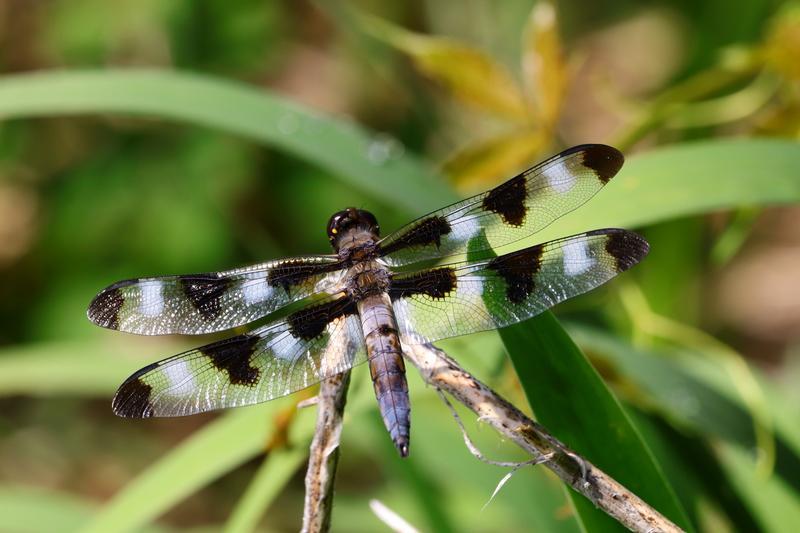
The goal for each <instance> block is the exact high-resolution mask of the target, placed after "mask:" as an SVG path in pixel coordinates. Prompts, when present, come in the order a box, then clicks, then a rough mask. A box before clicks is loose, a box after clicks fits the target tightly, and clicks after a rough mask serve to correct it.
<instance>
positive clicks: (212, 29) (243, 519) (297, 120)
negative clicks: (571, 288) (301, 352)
mask: <svg viewBox="0 0 800 533" xmlns="http://www.w3.org/2000/svg"><path fill="white" fill-rule="evenodd" d="M120 69H126V70H124V71H122V70H120ZM56 70H58V71H61V72H62V73H63V75H58V76H53V77H47V76H44V77H37V76H30V75H28V73H31V72H34V71H56ZM126 74H130V75H131V77H125V76H126ZM72 76H74V77H72ZM184 83H185V85H184ZM0 119H2V122H0V280H2V281H0V531H14V532H17V531H78V530H94V531H115V530H116V531H128V530H132V531H217V530H221V529H223V528H227V530H229V531H250V530H258V531H292V530H297V529H298V527H299V523H300V516H301V511H302V502H303V483H302V480H303V472H304V464H303V462H302V461H303V450H305V449H306V448H307V439H308V427H309V422H313V414H314V413H313V409H307V410H305V411H307V412H301V413H299V414H298V413H296V410H295V408H294V402H296V401H297V400H299V399H302V398H303V397H307V396H309V393H301V394H299V395H295V396H294V397H291V398H289V399H287V400H285V401H281V402H275V404H274V405H269V406H266V407H254V408H247V409H242V410H237V411H236V414H234V415H227V414H222V415H221V414H207V415H201V416H194V417H190V418H184V419H168V420H148V421H131V420H122V419H118V418H115V417H114V416H113V415H112V413H111V410H110V400H111V397H112V395H113V392H114V390H115V389H116V387H117V386H118V385H119V384H120V383H121V382H122V381H123V380H124V378H125V377H127V376H128V375H129V374H130V373H131V372H132V371H134V370H135V369H137V368H139V367H141V366H144V365H145V364H148V363H150V362H152V361H154V360H157V359H160V358H163V357H166V356H168V355H171V354H172V353H176V352H178V351H180V350H182V349H186V348H188V347H192V346H196V345H200V344H202V343H204V342H207V341H208V340H209V339H208V338H203V339H190V338H166V339H164V338H139V337H134V336H131V335H126V334H122V333H115V332H109V331H105V330H101V329H100V328H98V327H95V326H93V325H91V324H90V323H89V322H88V320H87V319H86V313H85V312H86V307H87V305H88V303H89V301H90V300H91V298H92V297H93V296H94V295H95V294H96V293H97V292H98V291H99V290H100V289H102V288H103V287H105V286H106V285H108V284H110V283H112V282H114V281H117V280H119V279H125V278H132V277H140V276H152V275H166V274H176V273H189V272H205V271H214V270H225V269H229V268H232V267H235V266H239V265H244V264H248V263H255V262H260V261H264V260H267V259H273V258H276V257H281V256H285V255H302V254H310V253H325V252H327V251H328V244H327V239H326V235H325V232H324V229H325V224H326V222H327V219H328V217H329V216H330V214H331V213H333V212H334V211H336V210H338V209H341V208H343V207H346V206H350V205H355V206H358V207H363V208H367V209H369V210H371V211H373V212H375V213H376V214H377V215H378V217H379V219H380V220H381V226H382V228H383V229H384V230H386V231H389V230H391V229H394V228H396V227H397V226H399V225H400V224H402V223H404V222H406V221H408V220H409V219H410V218H412V217H415V216H419V215H421V214H423V213H424V212H425V211H427V210H431V209H433V208H436V207H438V206H440V205H444V204H446V203H448V202H449V201H452V200H454V199H456V198H458V197H460V196H464V195H466V194H471V193H475V192H478V191H481V190H485V189H487V188H489V187H491V186H493V185H495V184H497V183H499V182H501V181H503V180H504V179H507V178H508V177H510V176H512V175H514V174H515V173H517V172H519V171H520V170H522V169H524V168H527V167H528V166H531V165H532V164H533V163H535V162H536V161H538V160H541V159H544V158H545V157H548V156H549V155H552V154H553V153H556V152H558V151H559V150H561V149H563V148H565V147H568V146H571V145H574V144H580V143H584V142H604V143H607V144H612V145H614V146H617V147H618V148H620V149H621V150H623V151H624V152H625V153H626V156H627V157H628V158H629V160H630V163H629V165H630V170H628V167H627V166H626V170H624V171H623V173H622V175H621V176H620V185H619V186H617V185H616V184H612V185H613V186H614V187H616V188H614V189H612V186H609V188H608V190H606V191H604V196H603V199H602V201H603V202H604V203H599V204H597V206H598V207H595V208H594V210H593V211H591V209H592V208H591V207H590V205H588V204H587V209H590V211H587V212H586V213H587V214H586V215H583V216H584V218H582V219H575V220H577V222H575V223H574V224H575V225H582V224H584V223H585V224H589V225H588V226H585V227H578V228H577V229H576V231H577V230H581V229H591V228H593V227H599V225H600V224H603V225H605V223H606V222H608V223H609V224H614V225H618V224H626V225H628V226H630V227H632V228H633V227H634V226H636V227H638V228H637V229H641V230H642V231H643V233H644V234H645V235H646V236H647V238H648V240H649V241H650V242H651V247H652V252H651V254H650V256H649V258H648V259H647V260H646V261H645V262H644V263H643V264H642V265H640V266H639V267H637V268H636V269H635V272H632V273H630V275H628V274H626V276H624V278H625V279H624V280H623V279H622V278H620V280H618V282H615V283H612V286H611V287H610V288H608V289H603V290H601V291H597V292H596V293H592V294H591V295H587V296H584V297H581V298H579V299H577V300H576V301H574V302H570V303H568V304H565V305H563V306H561V307H560V308H559V309H557V315H558V317H559V319H561V321H562V323H563V324H564V325H565V326H566V328H567V331H568V332H570V333H571V334H572V337H573V339H574V340H575V341H576V342H577V344H578V345H579V346H580V347H581V348H582V349H583V350H584V352H585V353H586V355H587V356H588V357H589V359H590V360H591V361H592V363H593V364H594V366H595V368H596V369H597V370H598V372H599V373H600V374H601V375H602V376H603V378H604V381H605V383H606V385H607V386H608V387H609V388H610V389H611V391H612V393H613V394H614V395H616V397H617V398H619V399H620V401H621V402H622V406H623V409H624V411H625V413H627V415H626V416H628V417H629V418H630V420H631V424H633V427H635V428H636V431H638V432H639V433H640V434H641V438H642V439H643V441H644V442H645V443H646V445H647V446H648V447H649V449H650V450H651V453H652V455H653V456H654V457H655V460H656V461H657V464H659V465H660V467H659V468H660V469H661V470H662V471H663V473H664V475H665V477H666V480H667V483H668V484H669V486H670V487H671V489H672V491H673V492H674V494H675V497H676V498H677V500H678V501H679V502H680V505H681V506H682V509H683V512H684V513H685V516H686V517H688V518H687V520H688V522H685V524H687V523H688V524H690V525H691V526H690V527H693V528H695V529H697V530H701V531H736V530H742V531H752V530H764V531H793V530H797V528H800V495H799V493H800V459H799V457H800V435H798V429H799V427H800V426H798V422H800V417H799V416H798V415H800V386H798V384H800V342H799V341H800V275H798V272H800V207H797V205H796V203H797V202H798V200H800V166H798V165H800V155H798V145H797V142H798V140H799V139H800V8H798V6H797V5H796V4H793V3H787V2H779V1H774V0H734V1H731V0H728V1H725V2H723V1H721V0H712V1H709V2H690V1H685V0H672V1H668V0H663V1H647V2H630V1H605V0H601V1H596V2H592V3H590V4H587V3H584V2H578V1H576V0H565V1H561V2H558V3H548V2H538V3H537V2H533V1H529V0H505V1H504V2H492V1H489V0H467V1H461V2H457V1H454V0H445V1H433V0H414V1H411V2H403V3H396V2H388V1H378V0H371V1H366V0H364V1H353V2H344V1H337V2H322V1H320V2H313V1H298V2H289V1H282V2H279V1H275V2H268V1H263V0H233V1H231V0H229V1H227V2H225V1H222V0H193V1H189V0H170V1H167V2H164V1H155V0H117V1H115V2H106V1H101V0H69V1H67V0H3V1H2V2H0ZM353 154H355V156H354V155H353ZM731 161H735V163H732V162H731ZM767 169H769V170H767ZM729 171H730V172H729ZM673 179H675V180H678V181H674V182H673V181H671V180H673ZM622 180H625V181H622ZM622 183H624V184H626V185H628V186H629V187H627V188H626V186H623V185H622ZM684 185H685V186H686V188H684ZM664 191H666V193H665V192H664ZM640 194H641V196H638V195H640ZM648 195H649V196H648ZM601 196H602V195H601ZM597 200H598V202H600V201H601V200H600V198H598V199H597ZM591 203H592V202H590V204H591ZM793 203H794V204H795V205H792V204H793ZM651 208H652V209H651ZM615 217H616V218H615ZM568 227H569V228H572V226H569V225H568V224H565V225H561V226H557V228H556V229H557V230H559V231H561V230H563V231H567V228H568ZM573 229H574V228H573ZM443 346H445V347H446V348H447V349H448V351H449V352H450V353H451V355H452V356H454V357H456V358H457V359H458V360H459V361H461V362H463V363H464V365H465V366H467V367H468V368H470V369H472V370H474V371H475V373H476V374H477V375H478V376H479V377H481V378H482V379H484V380H485V381H487V382H489V383H490V384H491V385H492V386H494V387H496V388H497V389H498V390H499V391H501V392H502V393H503V394H504V395H506V396H508V397H509V398H510V399H512V400H513V401H514V403H516V404H517V405H520V406H521V407H523V408H524V409H525V410H526V411H528V410H529V408H528V404H527V402H526V396H525V394H524V391H523V388H522V387H521V386H520V383H519V380H518V378H517V376H516V374H515V373H514V370H513V368H512V367H511V364H510V363H509V362H508V359H507V358H506V357H505V355H504V350H503V345H502V344H501V343H500V341H499V339H498V337H497V335H496V334H494V333H487V334H481V335H475V336H470V337H468V338H462V339H456V340H453V341H451V342H449V343H445V344H443ZM535 355H536V354H531V356H532V357H535ZM410 374H412V376H411V380H412V395H413V411H412V412H413V413H414V414H413V418H412V421H413V422H412V424H413V425H412V435H413V438H412V443H413V444H412V456H411V458H410V459H409V460H407V461H401V460H400V459H399V458H398V457H397V456H396V453H395V451H394V449H393V447H392V445H391V442H390V441H389V439H388V438H387V437H386V435H385V434H384V431H383V427H382V424H381V423H380V421H379V417H378V414H377V411H376V408H375V405H374V400H373V399H372V398H370V395H371V390H370V388H371V385H370V384H369V379H368V378H367V372H366V369H365V368H361V369H357V370H356V371H355V372H354V383H353V388H352V391H351V406H350V407H351V409H350V410H349V414H348V419H347V421H346V425H345V432H344V433H345V434H344V437H343V438H344V442H343V454H342V459H341V463H340V472H339V477H338V481H337V495H336V507H335V510H334V517H333V530H334V531H381V530H388V528H387V526H385V525H384V524H382V522H381V521H380V520H379V519H378V518H377V517H376V516H375V515H374V514H373V513H372V511H370V508H369V501H370V500H371V499H373V498H376V499H378V500H380V501H381V502H383V503H384V504H385V505H387V506H388V507H390V508H391V509H393V510H395V511H396V512H398V513H399V514H400V515H401V516H403V517H404V518H405V519H406V520H408V521H409V522H410V523H411V524H413V525H415V526H416V527H418V528H420V529H421V530H425V531H434V530H435V531H497V530H503V531H531V530H537V531H553V530H563V531H567V530H569V531H578V530H579V529H580V527H581V525H580V524H581V521H580V514H579V513H578V514H576V509H575V507H574V505H573V504H572V503H571V500H570V498H569V497H568V496H567V493H566V492H565V491H564V490H563V489H562V488H561V486H560V484H559V482H558V480H557V479H556V478H554V477H553V476H550V475H548V474H547V473H545V472H544V471H543V470H541V471H540V470H539V469H534V468H523V469H521V470H519V471H517V472H516V473H515V475H514V476H513V477H512V478H511V479H510V480H509V481H508V482H507V483H506V484H505V485H504V486H503V488H502V489H501V490H500V491H499V493H498V494H497V496H496V497H495V498H494V500H493V501H491V503H488V504H487V502H489V499H490V496H491V495H492V492H493V491H494V488H495V486H496V484H497V483H498V482H499V481H500V479H501V478H502V477H503V476H504V475H505V474H506V473H507V469H501V468H498V467H495V466H491V465H487V464H484V463H481V462H479V461H478V460H477V459H475V458H474V457H473V456H472V455H470V453H469V452H468V451H467V450H466V448H465V447H464V445H463V442H462V437H461V434H460V431H459V429H458V427H457V426H456V424H455V422H454V421H453V420H452V417H451V415H450V414H449V411H448V410H447V409H446V408H445V407H444V406H443V405H442V404H441V402H440V400H439V399H438V397H437V396H436V395H435V394H434V393H433V392H432V391H430V390H429V389H426V388H425V387H424V386H422V384H421V383H420V380H419V378H418V377H416V375H414V371H411V372H410ZM563 401H564V402H569V401H570V398H569V397H564V398H563ZM534 411H537V409H536V407H535V406H534ZM240 413H244V414H240ZM463 414H464V418H465V419H466V422H467V428H468V430H469V431H470V434H471V436H472V437H473V438H474V439H475V440H476V442H477V443H478V444H479V446H480V447H481V449H482V451H483V452H484V454H485V455H487V456H490V457H493V458H497V459H502V460H524V457H523V456H522V454H521V453H520V452H518V451H517V450H516V449H515V447H514V446H513V444H510V443H507V442H503V441H501V439H500V438H499V437H497V436H496V435H495V434H494V433H493V432H492V431H490V430H489V429H488V428H486V427H483V426H481V425H479V424H476V423H474V422H473V421H472V419H471V417H470V416H469V415H468V414H466V413H463ZM567 442H568V444H571V443H570V441H567ZM571 445H572V444H571ZM589 459H593V458H592V457H591V456H590V457H589ZM484 504H487V505H486V507H485V508H484V509H482V507H483V506H484ZM589 529H590V530H591V529H592V528H589Z"/></svg>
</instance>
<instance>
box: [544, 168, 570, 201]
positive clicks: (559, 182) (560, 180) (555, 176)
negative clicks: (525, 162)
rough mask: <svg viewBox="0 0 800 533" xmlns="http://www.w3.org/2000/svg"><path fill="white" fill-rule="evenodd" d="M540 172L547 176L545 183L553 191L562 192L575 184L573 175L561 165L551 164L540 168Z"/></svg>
mask: <svg viewBox="0 0 800 533" xmlns="http://www.w3.org/2000/svg"><path fill="white" fill-rule="evenodd" d="M542 174H543V175H544V177H545V178H547V183H548V184H549V185H550V187H552V188H553V190H554V191H556V192H558V193H561V194H564V193H567V192H569V191H570V190H572V188H573V187H574V186H575V182H576V181H575V175H574V174H573V173H571V172H569V171H567V170H565V169H564V167H563V166H562V165H553V166H552V167H549V168H544V169H542Z"/></svg>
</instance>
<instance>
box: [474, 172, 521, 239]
mask: <svg viewBox="0 0 800 533" xmlns="http://www.w3.org/2000/svg"><path fill="white" fill-rule="evenodd" d="M525 185H526V179H525V176H524V175H523V174H520V175H519V176H517V177H515V178H511V179H510V180H508V181H507V182H505V183H503V184H501V185H498V186H497V187H495V188H494V189H492V190H491V191H489V192H488V193H487V194H486V197H485V198H484V199H483V208H484V209H486V210H487V211H492V212H493V213H497V214H498V215H500V217H501V218H502V219H503V222H505V223H506V224H508V225H509V226H514V227H520V226H522V224H523V223H524V222H525V215H526V213H527V211H528V207H527V206H526V205H525V199H526V197H527V196H528V191H527V190H526V188H525Z"/></svg>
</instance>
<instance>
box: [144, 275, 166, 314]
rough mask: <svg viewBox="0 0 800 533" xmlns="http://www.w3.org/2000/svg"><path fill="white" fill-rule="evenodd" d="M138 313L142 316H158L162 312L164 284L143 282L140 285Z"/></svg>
mask: <svg viewBox="0 0 800 533" xmlns="http://www.w3.org/2000/svg"><path fill="white" fill-rule="evenodd" d="M141 291H142V295H141V300H140V301H139V313H141V314H142V315H144V316H158V315H160V314H161V313H163V312H164V284H163V283H162V282H161V281H158V280H152V281H145V282H143V283H142V285H141Z"/></svg>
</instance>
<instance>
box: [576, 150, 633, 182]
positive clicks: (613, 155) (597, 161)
mask: <svg viewBox="0 0 800 533" xmlns="http://www.w3.org/2000/svg"><path fill="white" fill-rule="evenodd" d="M579 148H582V149H583V166H585V167H587V168H590V169H592V170H593V171H594V172H595V174H597V178H598V179H599V180H600V181H601V182H603V183H604V184H605V183H608V182H609V180H611V178H613V177H614V176H615V175H616V174H617V172H619V169H620V168H622V164H623V163H625V156H623V155H622V152H620V151H619V150H617V149H616V148H612V147H611V146H606V145H604V144H587V145H583V146H582V147H579Z"/></svg>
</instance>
